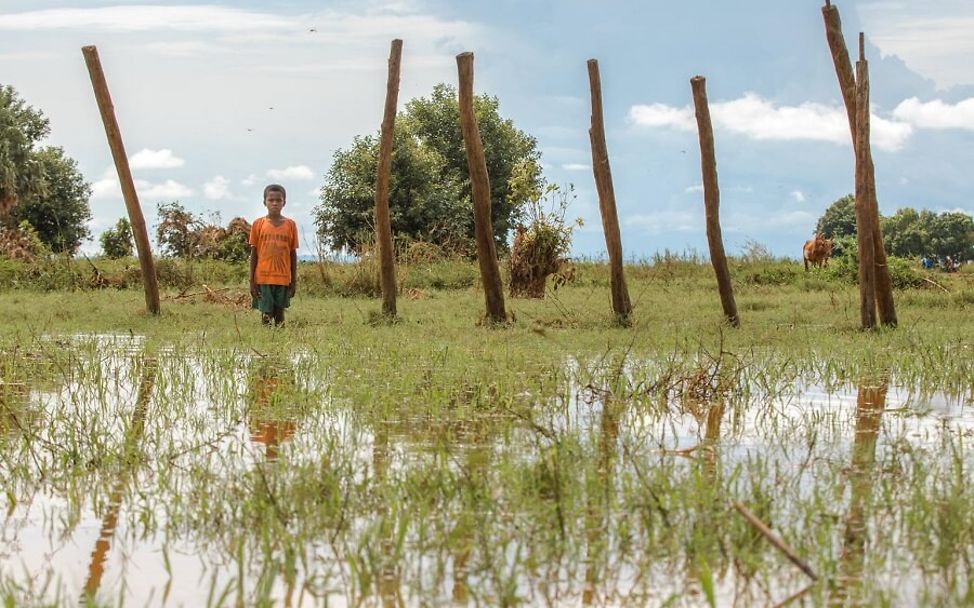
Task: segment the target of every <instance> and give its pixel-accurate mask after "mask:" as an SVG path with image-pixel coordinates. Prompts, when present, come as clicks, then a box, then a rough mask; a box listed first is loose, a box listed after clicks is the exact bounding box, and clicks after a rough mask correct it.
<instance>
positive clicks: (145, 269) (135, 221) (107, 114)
mask: <svg viewBox="0 0 974 608" xmlns="http://www.w3.org/2000/svg"><path fill="white" fill-rule="evenodd" d="M81 52H82V53H83V54H84V56H85V63H86V64H87V66H88V75H89V76H90V77H91V87H92V88H93V89H94V91H95V100H96V101H97V102H98V111H99V112H100V113H101V120H102V122H103V123H104V125H105V135H106V136H107V137H108V147H109V148H111V151H112V158H113V159H114V160H115V170H116V171H117V172H118V182H119V184H121V186H122V196H123V197H124V198H125V208H126V209H127V210H128V215H129V223H131V224H132V235H133V236H134V237H135V248H136V250H137V251H138V253H139V265H140V266H141V268H142V285H143V287H144V288H145V305H146V308H148V310H149V312H150V313H152V314H154V315H157V314H159V283H158V280H157V278H156V267H155V263H154V262H153V261H152V248H151V247H150V246H149V233H148V232H147V231H146V227H145V218H144V217H143V216H142V207H141V206H140V205H139V195H138V194H137V193H136V191H135V182H133V181H132V171H131V170H130V169H129V159H128V156H126V155H125V146H124V144H123V143H122V134H121V132H120V131H119V128H118V120H116V118H115V106H113V105H112V97H111V95H110V94H109V92H108V83H107V82H106V81H105V72H104V71H103V70H102V67H101V60H100V59H99V58H98V49H97V48H95V47H94V46H85V47H82V48H81Z"/></svg>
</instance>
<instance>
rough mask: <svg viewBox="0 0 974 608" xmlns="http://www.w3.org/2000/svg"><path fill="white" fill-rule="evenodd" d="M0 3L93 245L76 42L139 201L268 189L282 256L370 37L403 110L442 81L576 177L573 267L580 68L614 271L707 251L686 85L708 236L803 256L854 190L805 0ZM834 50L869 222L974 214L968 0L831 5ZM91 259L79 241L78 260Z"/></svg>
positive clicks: (230, 207) (103, 168)
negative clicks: (492, 105) (598, 152)
mask: <svg viewBox="0 0 974 608" xmlns="http://www.w3.org/2000/svg"><path fill="white" fill-rule="evenodd" d="M149 1H150V0H108V1H100V0H73V1H52V0H29V1H26V0H16V1H13V0H0V83H2V84H8V85H13V86H14V87H15V88H16V89H17V91H18V92H19V93H20V95H21V97H22V98H23V99H24V100H25V101H26V102H27V103H29V104H30V105H32V106H33V107H35V108H37V109H40V110H42V111H43V112H44V114H45V115H46V116H47V117H48V118H49V119H50V122H51V134H50V136H49V137H48V139H47V140H46V142H45V143H46V144H51V145H58V146H62V147H64V148H65V151H66V153H67V154H68V155H70V156H71V157H73V158H75V159H76V160H77V161H78V163H79V167H80V169H81V171H82V172H83V173H84V175H85V177H86V179H87V180H88V181H89V182H90V183H91V184H92V188H93V195H92V199H91V207H92V213H93V215H94V219H93V221H92V223H91V229H92V232H93V234H94V236H95V238H96V239H97V236H98V234H100V233H101V232H102V231H103V230H104V229H106V228H108V227H110V226H112V225H114V223H115V222H116V221H117V219H118V218H119V217H122V216H123V215H124V214H125V207H124V203H123V200H122V196H121V191H120V189H119V186H118V180H117V177H116V175H115V169H114V165H113V164H112V160H111V155H110V152H109V149H108V145H107V142H106V139H105V132H104V128H103V126H102V123H101V119H100V117H99V114H98V109H97V106H96V105H95V100H94V96H93V93H92V90H91V85H90V81H89V79H88V74H87V71H86V68H85V64H84V60H83V57H82V54H81V47H82V46H84V45H87V44H94V45H96V46H97V47H98V50H99V54H100V56H101V61H102V65H103V67H104V70H105V74H106V78H107V80H108V84H109V87H110V89H111V93H112V97H113V101H114V104H115V109H116V113H117V116H118V120H119V124H120V128H121V132H122V135H123V138H124V141H125V146H126V149H127V152H128V155H129V158H130V161H131V166H132V170H133V175H134V178H135V180H136V185H137V189H138V192H139V195H140V201H141V203H142V207H143V209H144V210H145V214H146V218H147V221H148V224H149V226H150V232H151V231H152V229H153V228H154V225H155V223H156V219H155V209H156V206H157V204H158V203H160V202H165V201H171V200H179V201H180V202H182V203H183V204H184V205H185V206H186V207H187V208H188V209H190V210H193V211H195V212H198V213H203V214H204V215H206V216H207V217H210V216H211V215H213V214H219V217H220V218H221V221H222V222H223V223H226V222H227V221H229V220H230V219H231V218H233V217H236V216H244V217H247V218H248V219H250V220H252V219H254V218H256V217H259V216H260V215H262V214H263V206H262V204H261V191H262V188H263V186H264V185H266V184H267V183H271V182H280V183H282V184H283V185H284V186H285V187H286V188H287V190H288V197H287V207H286V208H285V215H289V216H291V217H294V218H295V220H296V221H297V223H298V227H299V234H300V235H301V238H302V253H305V254H313V253H314V252H315V250H316V247H315V227H314V222H313V210H314V207H315V205H317V204H318V203H319V199H318V197H319V189H320V187H321V185H322V184H323V183H324V179H325V174H326V173H327V171H328V168H329V166H330V164H331V160H332V158H333V155H334V153H335V151H336V150H338V149H341V148H346V147H348V146H349V145H350V143H351V141H352V139H353V138H354V137H355V136H356V135H364V134H370V133H376V132H377V131H378V128H379V124H380V123H381V119H382V110H383V105H384V101H385V82H386V62H387V58H388V54H389V44H390V41H391V40H392V39H393V38H401V39H403V41H404V45H403V65H402V74H401V89H400V95H399V101H400V103H399V107H400V108H402V106H403V104H404V103H405V102H406V101H407V100H409V99H411V98H414V97H419V96H424V95H428V94H429V93H430V92H431V91H432V89H433V86H434V85H435V84H436V83H439V82H446V83H451V84H456V82H457V69H456V60H455V56H456V55H457V54H458V53H461V52H464V51H472V52H473V53H474V56H475V82H474V89H475V92H477V93H487V94H490V95H494V96H497V97H498V99H499V100H500V112H501V114H502V115H503V116H504V117H507V118H510V119H512V120H513V121H514V123H515V125H516V126H517V127H518V128H520V129H522V130H524V131H526V132H527V133H529V134H531V135H533V136H534V137H536V138H537V140H538V147H539V149H540V150H541V153H542V162H543V165H544V169H545V175H546V177H547V179H548V180H549V181H550V182H551V183H555V184H559V185H562V186H567V185H568V184H572V185H574V188H575V194H576V198H575V199H574V200H573V201H572V203H571V205H570V206H569V211H568V213H569V216H571V217H580V218H582V220H583V222H584V226H583V227H582V228H580V229H578V231H577V232H576V234H575V240H574V245H573V252H572V254H573V255H574V256H602V255H604V252H605V241H604V237H603V235H602V232H601V221H600V218H599V212H598V199H597V196H596V193H595V184H594V179H593V176H592V168H591V155H590V147H589V139H588V127H589V120H590V109H591V105H590V103H591V102H590V98H589V88H588V76H587V71H586V61H587V60H588V59H590V58H596V59H598V60H599V66H600V70H601V78H602V94H603V103H604V108H605V124H606V138H607V142H608V151H609V159H610V165H611V169H612V177H613V181H614V186H615V193H616V199H617V205H618V213H619V218H620V224H621V229H622V242H623V248H624V251H625V254H626V257H627V258H631V259H644V258H649V257H651V256H652V255H653V254H654V253H657V252H662V251H664V250H670V251H675V252H683V251H697V252H706V251H707V243H706V234H705V225H704V205H703V189H702V186H701V182H702V179H701V173H700V151H699V144H698V142H697V133H696V123H695V120H694V116H693V110H692V103H693V102H692V96H691V91H690V82H689V81H690V78H691V77H693V76H695V75H702V76H704V77H706V79H707V91H708V97H709V100H710V109H711V114H712V117H713V122H714V136H715V142H716V154H717V169H718V173H719V179H720V194H721V199H720V216H721V224H722V227H723V234H724V244H725V247H726V248H727V250H728V253H731V254H735V253H739V252H741V251H743V250H745V249H746V248H747V247H750V246H753V245H755V244H758V245H761V246H763V247H766V248H767V249H769V250H770V251H771V252H773V253H774V254H776V255H781V256H789V257H792V258H800V255H801V253H800V252H801V246H802V243H803V242H804V240H805V239H807V238H809V236H810V235H811V234H812V233H813V231H814V228H815V223H816V221H817V219H818V218H819V217H820V216H821V215H822V213H823V212H824V211H825V209H826V208H827V207H828V206H829V205H830V204H831V203H832V202H833V201H835V200H836V199H838V198H841V197H842V196H844V195H846V194H849V193H851V192H852V191H853V190H854V159H853V156H852V149H851V144H850V142H851V137H850V134H849V131H848V123H847V120H846V115H845V110H844V108H843V106H842V100H841V97H840V94H839V88H838V85H837V81H836V76H835V72H834V69H833V67H832V61H831V56H830V55H829V51H828V46H827V44H826V41H825V34H824V25H823V21H822V14H821V6H822V4H823V2H822V1H821V0H754V1H752V2H748V3H732V2H718V1H716V0H683V1H681V2H672V1H667V2H662V1H658V0H640V1H637V0H625V1H624V0H605V1H604V2H599V3H596V2H591V0H558V1H555V0H491V1H486V0H465V1H456V0H387V1H384V0H354V1H353V0H347V1H344V0H339V1H328V0H319V1H317V2H311V1H305V0H291V1H281V2H256V1H248V2H219V1H218V0H212V2H210V3H205V4H204V3H198V2H192V1H181V2H165V3H161V2H157V3H149ZM835 5H836V6H838V8H839V11H840V13H841V15H842V20H843V28H844V33H845V36H846V40H847V44H848V45H849V47H850V49H856V48H857V47H856V39H857V35H858V32H860V31H863V32H865V35H866V58H867V59H868V60H869V68H870V82H871V101H872V108H871V111H872V129H873V130H872V144H873V157H874V160H875V164H876V179H877V191H878V196H879V202H880V210H881V212H882V213H884V214H891V213H893V212H894V211H895V210H896V209H899V208H901V207H907V206H910V207H915V208H926V209H932V210H934V211H948V210H950V211H963V212H965V213H969V214H974V171H972V167H971V165H972V161H974V153H972V151H974V145H972V144H974V70H971V69H970V66H971V65H974V2H971V1H970V0H925V1H922V2H920V1H913V2H906V1H899V0H857V1H856V0H849V1H846V2H836V3H835ZM84 249H85V250H86V251H89V252H97V251H98V249H99V247H98V245H97V241H96V240H95V241H93V242H90V243H88V244H86V245H85V247H84Z"/></svg>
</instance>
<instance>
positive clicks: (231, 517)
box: [0, 337, 974, 606]
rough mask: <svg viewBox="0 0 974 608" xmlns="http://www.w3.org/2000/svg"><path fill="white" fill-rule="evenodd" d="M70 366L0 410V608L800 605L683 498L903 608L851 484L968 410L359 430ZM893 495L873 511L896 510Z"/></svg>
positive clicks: (763, 401) (248, 374)
mask: <svg viewBox="0 0 974 608" xmlns="http://www.w3.org/2000/svg"><path fill="white" fill-rule="evenodd" d="M64 348H72V345H71V344H66V345H64ZM77 356H78V359H79V360H80V363H79V364H78V365H77V366H76V367H74V368H71V369H64V370H62V371H61V372H58V373H55V374H54V376H56V377H58V378H59V380H58V381H57V382H43V383H41V382H34V383H32V382H30V381H29V380H27V381H26V386H27V388H24V387H20V388H18V390H17V391H12V390H9V391H7V392H5V393H3V394H2V395H3V396H2V398H3V399H4V401H3V403H4V411H5V415H6V416H8V418H9V419H10V420H13V422H10V421H9V420H8V422H6V423H5V424H4V427H3V429H4V440H3V441H2V443H0V455H2V458H0V478H2V479H4V480H5V483H4V493H3V495H2V496H0V509H2V512H3V513H4V514H5V517H4V519H3V522H2V526H0V597H9V598H14V599H15V600H16V601H15V603H21V602H23V603H27V604H37V603H54V604H57V605H77V604H83V603H85V602H89V601H93V602H98V603H105V604H117V603H118V602H119V601H124V602H125V603H126V604H129V605H133V604H134V605H172V606H180V605H182V606H201V605H253V604H257V603H262V602H265V603H270V604H274V605H287V606H305V605H307V606H311V605H324V604H327V605H329V606H342V605H360V604H361V603H362V602H364V603H365V604H366V605H390V606H393V605H416V604H420V603H423V604H438V605H451V604H455V605H465V604H478V605H481V604H485V605H496V604H500V603H504V602H511V603H527V604H549V605H580V604H584V605H619V604H631V605H660V604H663V603H666V602H668V601H670V602H672V604H671V605H699V604H706V603H707V601H708V597H710V596H712V597H713V601H714V602H715V603H716V604H718V605H742V604H744V605H750V604H773V603H775V602H778V601H781V600H783V599H785V598H786V597H788V596H790V595H792V594H794V593H796V592H800V591H801V590H802V589H804V588H805V586H806V585H807V584H808V580H807V579H806V578H805V577H804V576H803V575H802V574H801V573H800V572H798V571H797V569H795V568H794V567H792V566H790V565H789V564H787V563H786V562H785V561H784V560H783V559H781V558H780V555H779V554H777V553H776V552H775V550H774V549H772V548H770V546H767V547H766V546H765V544H764V543H763V542H762V541H761V539H760V538H757V537H755V536H754V535H753V534H751V533H750V532H749V530H748V528H747V527H746V526H743V525H740V522H737V521H736V520H734V521H733V522H731V521H730V518H733V517H735V516H734V515H732V513H731V512H730V511H729V510H727V509H714V508H713V505H712V504H711V503H710V502H707V501H708V500H710V499H708V498H706V496H709V495H710V493H711V492H713V491H714V488H718V487H720V488H725V489H726V491H728V492H729V493H730V494H732V495H734V496H736V497H737V498H739V499H741V500H745V501H746V500H747V499H748V498H749V497H752V496H751V495H752V494H753V488H754V487H758V486H769V485H770V486H772V490H775V489H774V487H773V486H775V484H779V485H780V487H779V488H777V490H776V491H772V492H771V493H770V495H771V496H775V497H777V498H776V499H777V500H779V501H781V502H782V503H785V504H784V505H783V506H781V507H780V508H778V509H777V510H774V512H775V513H777V514H778V517H779V518H782V519H784V518H787V517H789V516H793V517H794V521H792V522H790V523H786V522H785V521H780V522H779V523H780V524H781V527H782V528H784V529H785V530H784V533H796V531H802V530H807V531H809V533H816V534H826V535H825V536H823V537H822V538H821V539H820V542H819V544H818V546H819V547H820V550H821V551H822V554H820V555H807V556H806V557H807V559H808V560H810V561H812V562H813V563H815V564H816V565H821V564H826V565H827V564H829V563H831V564H834V571H833V572H831V573H829V574H830V581H829V582H828V583H823V584H822V585H821V586H820V588H819V589H818V591H817V595H816V594H811V595H810V596H809V597H814V598H816V599H815V601H816V603H819V602H828V603H833V604H838V605H841V604H848V603H856V601H857V598H859V597H863V596H865V597H873V598H874V597H877V595H876V594H880V596H882V593H883V592H882V591H876V589H889V588H892V589H896V591H894V592H892V595H887V596H883V597H890V598H891V599H893V600H898V601H901V602H902V601H906V602H908V603H909V602H912V601H915V600H917V599H918V598H921V599H922V598H926V597H929V596H928V595H925V594H927V593H928V592H929V590H928V588H929V587H931V586H932V587H934V590H933V591H932V593H933V594H934V596H935V594H936V593H938V592H941V591H943V589H940V588H938V587H937V586H938V585H940V583H937V582H933V581H931V580H929V579H930V578H936V577H931V576H929V575H927V574H925V573H924V571H923V568H921V567H920V565H919V564H917V563H913V562H912V561H911V560H910V559H904V560H902V561H899V560H896V559H894V558H893V557H891V556H896V555H898V554H900V553H904V552H906V553H909V550H908V549H907V548H906V544H907V540H906V538H905V537H906V536H909V534H908V533H907V532H903V530H902V526H903V525H905V524H903V522H900V521H897V520H896V518H895V514H890V513H883V514H882V515H877V516H873V515H871V514H870V512H869V506H870V504H871V501H872V500H873V499H874V498H875V496H874V495H875V493H876V492H878V490H877V489H876V488H874V484H873V483H871V482H872V480H874V479H876V478H877V477H879V476H881V475H882V473H883V472H882V470H881V467H882V466H887V467H889V466H893V465H892V464H891V463H894V464H895V462H897V461H896V459H895V458H892V459H891V457H887V456H888V455H889V454H894V453H895V454H903V453H909V454H914V455H915V454H922V455H924V456H925V457H929V458H936V457H937V455H938V454H940V455H941V457H944V458H946V457H948V456H947V455H946V454H943V447H944V446H945V445H947V443H948V442H949V441H952V440H954V439H956V438H958V437H971V436H972V434H974V411H972V408H971V404H970V398H969V396H964V395H961V396H958V395H946V394H943V393H932V394H927V395H922V394H917V393H915V392H913V391H911V390H910V389H909V388H907V387H901V386H897V385H896V384H895V380H894V381H892V382H888V383H872V384H865V385H863V386H844V387H839V388H837V389H832V390H826V389H825V388H823V387H822V386H821V385H819V384H816V383H815V382H814V381H810V382H806V383H803V384H798V385H794V386H791V387H788V388H787V390H780V387H779V389H776V390H775V391H774V393H773V394H771V393H768V394H759V393H757V392H749V393H748V394H749V397H748V399H749V401H748V402H746V403H740V402H736V401H734V399H733V398H732V397H730V396H727V395H722V396H721V397H720V398H706V399H697V398H694V396H693V395H691V396H687V395H683V396H682V397H680V398H672V396H670V397H668V398H666V399H663V400H662V401H660V400H651V401H648V402H642V401H638V400H637V401H635V402H634V403H626V402H622V403H620V402H619V401H618V400H615V399H613V398H611V397H610V396H608V395H607V394H606V393H605V392H600V391H598V390H594V389H593V388H592V387H591V385H587V386H582V383H576V382H575V381H574V380H573V379H572V377H571V375H570V374H569V375H567V376H566V378H565V379H563V384H567V385H568V386H561V387H558V388H557V389H556V390H555V391H554V393H553V394H550V395H547V394H534V393H532V392H531V390H530V387H529V388H528V390H527V391H519V392H517V393H516V394H515V395H514V398H513V399H512V400H511V402H510V403H513V404H514V405H513V406H510V405H509V406H506V408H505V409H504V410H503V411H502V412H501V413H496V412H494V413H483V412H481V413H480V414H478V415H469V416H456V417H450V416H443V417H441V418H429V417H424V416H421V415H419V416H414V415H413V414H414V412H413V411H412V410H410V409H407V408H403V409H402V410H400V411H395V412H393V413H392V415H390V416H388V417H385V418H382V419H374V418H372V417H370V416H368V415H366V414H365V413H364V412H365V411H366V410H367V409H368V408H367V405H368V404H362V403H355V402H354V400H352V399H348V398H346V397H344V396H343V392H342V391H339V390H335V389H334V387H331V386H330V385H329V384H328V381H327V378H328V374H327V373H323V372H322V371H321V370H320V369H318V368H317V367H316V365H318V363H317V362H316V361H314V357H313V356H310V355H303V356H298V357H294V358H293V359H289V360H286V361H283V360H273V359H267V358H263V357H259V356H256V355H254V354H252V353H251V354H239V353H238V354H233V353H231V354H220V355H219V356H206V355H199V356H188V355H185V354H179V353H175V352H166V351H162V352H159V353H156V354H154V355H152V356H151V357H150V356H148V355H145V354H144V353H143V352H142V350H141V344H140V343H139V342H138V341H137V340H134V341H133V340H125V339H116V338H112V337H99V338H97V340H96V347H94V348H92V347H91V346H90V345H89V346H88V347H87V348H84V347H78V355H77ZM8 384H9V385H10V386H11V387H12V386H13V385H14V383H13V382H9V383H8ZM18 386H19V385H18ZM696 396H697V397H699V395H696ZM532 404H533V405H534V406H535V407H533V408H530V409H529V408H528V407H527V406H531V405H532ZM505 412H506V413H505ZM511 412H514V413H511ZM951 445H953V444H951ZM884 455H886V456H884ZM961 457H962V458H964V457H966V456H963V455H962V456H961ZM883 463H885V465H883ZM945 466H947V465H945ZM660 471H663V473H660ZM654 475H659V476H658V477H654ZM665 479H675V480H676V482H675V483H674V488H669V489H668V488H667V487H666V486H665V481H664V480H665ZM519 480H526V481H524V487H527V488H536V491H534V493H531V492H528V493H527V494H525V489H524V487H521V486H520V485H518V484H519V483H520V482H519ZM906 481H908V480H904V483H905V482H906ZM897 483H898V482H897V481H896V478H895V475H891V476H889V477H888V479H886V481H885V483H884V484H881V485H880V489H882V490H883V491H885V492H894V493H896V492H902V494H903V496H907V495H908V492H907V491H906V490H904V489H903V488H899V487H896V484H897ZM692 484H700V485H699V487H698V488H697V489H693V488H691V489H690V490H686V489H685V488H686V487H687V486H688V485H692ZM654 487H656V488H657V490H656V491H654V490H653V488H654ZM680 487H682V488H684V489H683V490H680V489H679V488H680ZM646 488H649V490H646ZM641 492H642V493H643V494H640V493H641ZM659 494H661V495H659ZM697 495H700V496H703V497H704V498H700V500H701V501H702V502H701V503H700V510H701V514H700V518H699V521H696V520H694V518H695V517H697V515H698V514H697V513H696V512H695V511H694V504H696V503H695V502H694V501H696V500H697V498H696V496H697ZM823 495H826V496H827V499H828V500H829V501H831V502H825V503H824V506H823V503H821V502H818V503H816V502H814V500H816V499H821V497H822V496H823ZM525 496H528V497H529V498H525ZM721 501H722V502H721ZM717 502H721V504H723V502H726V500H724V499H720V501H717ZM809 505H817V508H818V509H819V510H820V512H818V513H816V514H814V515H813V516H812V517H813V518H812V519H808V516H807V514H805V513H804V511H805V510H807V509H809V508H810V507H809ZM323 512H329V513H332V512H333V513H334V515H333V516H331V515H329V516H323V515H321V513H323ZM721 518H728V519H727V520H723V519H721ZM820 519H822V520H828V523H826V524H821V525H823V526H824V527H823V528H822V529H821V530H817V529H815V526H816V525H818V524H817V523H816V522H818V520H820ZM689 520H693V521H689ZM688 521H689V523H688ZM772 523H775V522H772ZM883 523H886V524H889V526H890V532H889V534H886V535H885V536H884V535H883V534H882V531H880V530H877V525H879V524H883ZM732 524H733V525H735V526H737V527H736V528H735V530H736V531H732V532H728V533H722V534H721V535H715V536H714V538H713V539H710V540H708V539H707V538H705V539H704V540H703V541H700V542H699V544H694V542H696V541H694V542H691V540H690V538H691V537H692V536H693V535H704V536H705V537H706V535H707V530H706V527H707V526H708V525H709V526H717V527H721V526H727V527H728V528H730V527H732ZM660 528H667V529H673V530H674V531H673V532H659V529H660ZM822 530H824V532H823V531H822ZM897 530H898V531H897ZM897 534H901V535H902V536H903V537H904V538H903V539H900V538H898V536H897ZM794 536H798V534H797V533H796V534H794ZM742 538H746V541H742V540H741V539H742ZM735 539H736V540H735ZM711 540H712V542H711ZM796 540H797V539H796V538H792V541H793V542H794V541H796ZM735 542H746V543H748V546H749V547H750V549H749V550H750V551H752V552H754V556H752V557H750V558H747V559H756V560H757V565H755V564H750V565H749V564H742V563H739V562H740V561H741V560H744V559H745V558H743V557H742V558H740V559H736V558H734V557H733V556H734V555H735V554H736V553H737V549H736V548H735V544H734V543H735ZM654 543H659V545H658V547H657V546H654ZM900 543H902V544H903V547H900V546H899V544H900ZM711 544H712V545H713V546H714V547H715V548H714V549H713V550H712V551H713V552H712V553H711V554H710V555H711V557H709V558H706V559H701V558H700V557H699V556H696V552H697V551H699V550H702V549H701V547H708V546H710V545H711ZM823 545H824V546H823ZM803 546H805V547H806V549H807V545H803ZM689 547H693V549H692V550H691V549H690V548H689ZM871 550H872V551H873V554H874V555H875V556H876V557H875V558H871V557H870V551H871ZM911 550H913V551H919V550H918V549H911ZM961 551H963V550H961ZM808 553H811V551H810V550H806V554H808ZM721 554H728V555H731V556H732V557H731V558H727V559H725V560H724V561H723V562H720V559H719V556H720V555H721ZM755 556H756V557H755ZM710 560H713V562H711V561H710ZM717 562H720V563H717ZM711 563H712V565H711ZM879 566H881V567H879ZM755 568H757V570H758V571H760V572H762V575H761V576H755ZM903 581H907V582H908V583H909V584H907V585H905V586H904V585H902V583H903ZM896 582H898V583H900V585H899V586H897V585H893V586H892V587H890V585H891V584H892V583H896ZM956 583H957V584H958V585H963V584H964V581H962V580H959V581H957V582H956ZM870 593H872V595H870ZM946 593H947V595H948V596H949V590H948V591H947V592H946Z"/></svg>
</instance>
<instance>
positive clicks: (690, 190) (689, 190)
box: [684, 184, 703, 194]
mask: <svg viewBox="0 0 974 608" xmlns="http://www.w3.org/2000/svg"><path fill="white" fill-rule="evenodd" d="M684 192H686V193H687V194H692V193H694V192H703V184H697V185H696V186H688V187H687V189H686V190H684Z"/></svg>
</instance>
